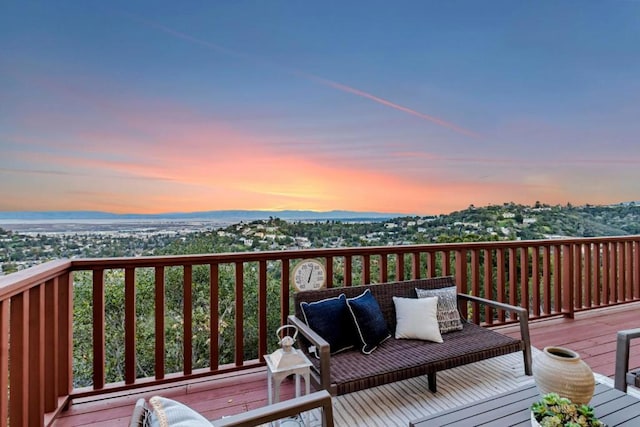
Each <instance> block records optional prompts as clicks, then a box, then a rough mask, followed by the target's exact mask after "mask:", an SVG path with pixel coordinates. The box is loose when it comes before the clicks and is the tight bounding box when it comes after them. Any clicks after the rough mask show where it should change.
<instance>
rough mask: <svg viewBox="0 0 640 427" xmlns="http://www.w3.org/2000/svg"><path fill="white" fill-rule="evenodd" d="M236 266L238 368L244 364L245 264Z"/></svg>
mask: <svg viewBox="0 0 640 427" xmlns="http://www.w3.org/2000/svg"><path fill="white" fill-rule="evenodd" d="M235 266H236V280H235V290H236V304H235V311H236V313H235V315H236V322H235V325H236V329H235V344H236V346H235V347H236V348H235V363H236V366H242V365H243V364H244V263H243V262H242V261H238V262H236V263H235Z"/></svg>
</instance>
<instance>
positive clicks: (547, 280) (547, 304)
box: [542, 245, 552, 315]
mask: <svg viewBox="0 0 640 427" xmlns="http://www.w3.org/2000/svg"><path fill="white" fill-rule="evenodd" d="M543 250H544V252H543V256H542V275H543V283H544V314H546V315H549V314H551V289H552V287H551V246H549V245H547V246H544V247H543Z"/></svg>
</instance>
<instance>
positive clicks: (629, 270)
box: [622, 242, 633, 301]
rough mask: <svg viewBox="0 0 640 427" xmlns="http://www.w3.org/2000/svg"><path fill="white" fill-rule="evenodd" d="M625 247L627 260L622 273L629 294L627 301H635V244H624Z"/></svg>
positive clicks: (627, 294)
mask: <svg viewBox="0 0 640 427" xmlns="http://www.w3.org/2000/svg"><path fill="white" fill-rule="evenodd" d="M623 244H624V245H625V254H626V256H625V259H624V265H623V267H622V271H623V272H624V282H625V287H626V289H627V292H626V294H625V296H626V297H625V301H631V300H633V262H632V260H633V242H624V243H623Z"/></svg>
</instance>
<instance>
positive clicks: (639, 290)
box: [632, 241, 640, 299]
mask: <svg viewBox="0 0 640 427" xmlns="http://www.w3.org/2000/svg"><path fill="white" fill-rule="evenodd" d="M632 265H633V268H632V270H633V274H632V278H633V299H638V298H640V241H635V242H633V261H632Z"/></svg>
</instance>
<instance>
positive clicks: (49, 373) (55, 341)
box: [44, 277, 60, 412]
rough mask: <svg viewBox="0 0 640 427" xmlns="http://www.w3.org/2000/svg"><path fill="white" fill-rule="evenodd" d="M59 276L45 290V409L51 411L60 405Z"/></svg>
mask: <svg viewBox="0 0 640 427" xmlns="http://www.w3.org/2000/svg"><path fill="white" fill-rule="evenodd" d="M58 287H59V285H58V278H57V277H56V278H54V279H51V280H48V281H47V283H46V284H45V291H44V319H45V320H44V327H45V332H44V337H45V342H44V348H45V349H46V352H47V354H46V357H45V359H44V363H45V366H44V411H45V412H51V411H54V410H55V409H56V408H57V407H58V388H57V387H58V381H59V371H58V364H59V360H60V359H59V357H60V356H59V353H60V336H59V334H58V331H59V329H58V327H59V317H60V313H59V311H58V310H59V307H58V305H59V302H58Z"/></svg>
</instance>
